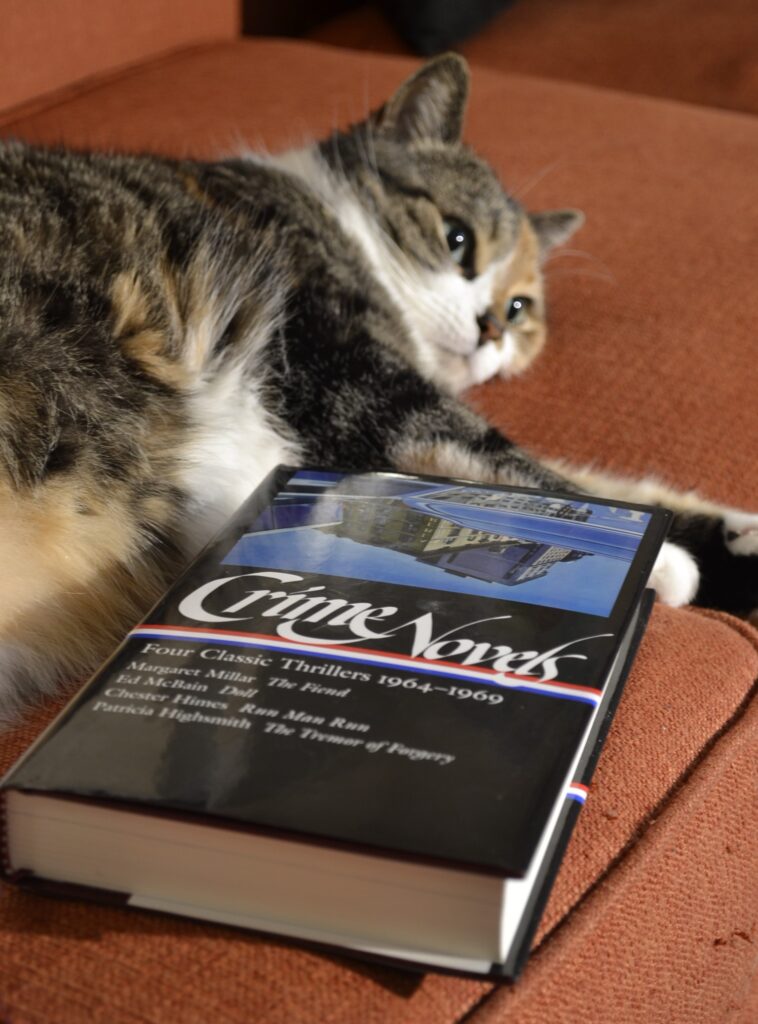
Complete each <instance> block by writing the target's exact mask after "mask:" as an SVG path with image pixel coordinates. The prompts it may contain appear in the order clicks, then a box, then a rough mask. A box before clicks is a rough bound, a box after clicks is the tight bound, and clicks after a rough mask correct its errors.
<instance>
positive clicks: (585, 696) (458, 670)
mask: <svg viewBox="0 0 758 1024" xmlns="http://www.w3.org/2000/svg"><path fill="white" fill-rule="evenodd" d="M129 636H130V637H134V638H143V639H152V640H182V641H192V642H194V643H202V644H208V643H211V644H222V645H224V646H228V647H253V648H256V649H259V650H270V651H275V652H277V653H280V654H291V655H298V654H299V655H318V656H319V657H326V658H329V659H332V660H335V661H346V662H353V663H355V664H362V665H366V666H376V667H378V668H386V669H390V670H392V669H395V670H400V671H411V672H414V673H419V672H420V673H427V674H430V675H434V676H442V677H445V678H447V679H450V680H455V681H456V682H459V683H474V684H480V685H484V686H494V687H497V688H498V689H508V690H520V691H523V692H526V693H535V694H542V695H543V696H545V697H559V698H562V699H563V700H575V701H580V702H582V703H585V704H590V705H592V706H593V707H596V706H597V704H598V703H599V702H600V699H601V697H602V691H601V690H598V689H595V688H593V687H591V686H579V685H577V684H575V683H563V682H560V681H559V680H557V679H551V680H549V681H547V682H546V681H544V680H538V679H536V678H534V677H532V676H520V675H518V674H517V673H512V672H505V673H504V672H496V671H495V670H494V669H490V668H484V667H481V666H478V667H474V666H470V665H458V664H456V663H455V662H451V661H431V660H427V659H425V658H415V657H412V656H410V655H405V654H396V653H394V652H390V651H374V650H370V649H368V648H363V647H361V648H358V647H346V646H343V645H340V644H319V643H313V642H311V641H305V640H290V639H282V638H281V637H275V636H269V635H266V634H263V633H245V632H237V631H231V630H226V629H196V628H194V627H192V626H163V625H158V624H152V623H145V624H144V625H142V626H139V627H138V628H137V629H135V630H133V631H132V632H131V633H130V634H129Z"/></svg>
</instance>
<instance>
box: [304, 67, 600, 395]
mask: <svg viewBox="0 0 758 1024" xmlns="http://www.w3.org/2000/svg"><path fill="white" fill-rule="evenodd" d="M468 80H469V76H468V70H467V67H466V64H465V62H464V61H463V60H462V58H460V57H458V56H456V55H454V54H447V55H445V56H442V57H439V58H437V59H436V60H433V61H430V62H429V63H427V64H426V65H424V66H423V67H422V68H421V69H420V70H419V71H418V72H417V73H416V74H415V75H413V76H412V77H411V78H410V79H409V80H408V81H406V82H405V83H404V84H403V85H402V86H401V87H400V88H399V89H398V91H397V92H396V93H395V94H394V96H392V97H391V99H389V100H388V101H387V102H386V103H385V104H384V106H383V107H381V109H379V110H378V111H376V112H375V113H374V114H372V115H371V116H370V117H369V118H368V119H367V120H366V121H364V122H362V123H361V124H358V125H355V126H354V127H353V128H352V129H350V131H348V132H345V133H337V134H335V135H334V136H332V137H331V138H330V139H328V140H327V141H325V142H324V143H322V144H321V147H320V152H321V156H322V158H324V159H325V160H326V161H327V163H328V164H329V166H330V168H331V170H332V172H333V173H335V174H337V175H339V176H340V177H341V178H342V179H343V180H345V181H346V182H347V183H348V186H349V188H347V189H346V190H345V192H344V194H343V196H342V199H341V201H340V204H338V206H339V209H338V213H339V219H340V222H341V224H342V226H343V227H344V228H346V229H347V230H348V232H349V233H350V234H352V235H353V237H354V238H356V239H357V240H358V241H359V242H360V244H361V246H362V248H363V249H364V252H365V253H366V255H368V256H369V259H370V261H371V263H372V265H373V267H374V269H375V272H376V274H377V276H378V277H379V279H380V281H381V282H382V284H383V285H384V286H385V287H386V289H387V290H388V291H389V292H390V294H391V296H392V298H393V299H394V300H395V302H396V304H397V306H398V307H399V308H400V309H401V311H402V313H403V315H404V317H405V320H406V323H407V324H408V326H409V329H410V332H411V334H412V335H413V337H414V339H415V340H416V342H417V348H418V350H419V351H421V353H422V357H423V358H422V361H424V360H425V361H426V366H425V367H424V368H425V369H427V370H429V369H430V367H431V372H432V374H433V376H435V377H436V378H437V379H438V380H440V382H441V383H446V384H448V386H450V387H451V388H452V389H453V390H459V389H460V388H461V387H465V386H466V385H467V384H470V383H476V382H478V381H480V380H485V379H487V378H488V377H491V376H493V375H494V374H495V373H498V372H500V373H502V374H504V375H511V374H514V373H519V372H521V371H522V370H523V369H525V368H526V366H528V365H529V363H530V362H531V361H532V360H533V359H534V357H535V356H536V355H537V353H538V352H539V351H540V349H541V348H542V346H543V344H544V340H545V299H544V287H543V279H542V273H541V264H542V262H543V261H544V258H545V256H546V254H547V252H548V251H549V249H550V248H552V246H554V245H558V244H560V243H561V242H563V241H565V240H566V239H567V238H568V237H569V236H570V235H571V234H572V233H573V232H574V231H575V230H576V229H577V228H578V227H579V226H580V224H581V223H582V219H583V218H582V215H581V214H580V213H578V212H577V211H574V210H558V211H552V212H544V213H538V214H527V213H526V212H525V211H524V210H523V209H522V207H521V206H520V205H519V204H518V203H517V202H516V201H515V200H514V199H513V198H512V197H510V196H508V195H507V194H506V193H505V191H504V190H503V188H502V186H501V184H500V182H499V181H498V178H497V176H496V174H495V172H494V171H493V170H492V168H491V167H490V166H489V165H488V164H487V163H485V161H483V160H481V159H480V158H479V157H478V156H476V154H475V153H473V152H472V150H471V149H469V148H468V147H467V146H465V145H463V144H462V142H461V132H462V127H463V118H464V113H465V108H466V100H467V95H468ZM424 350H425V353H426V354H424Z"/></svg>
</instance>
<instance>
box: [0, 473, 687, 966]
mask: <svg viewBox="0 0 758 1024" xmlns="http://www.w3.org/2000/svg"><path fill="white" fill-rule="evenodd" d="M668 520H669V514H668V513H666V512H665V511H662V510H659V509H651V508H645V507H642V506H636V505H635V506H633V505H619V504H613V503H611V502H606V501H603V500H601V499H595V498H584V497H577V496H576V495H573V496H572V495H568V494H565V495H561V494H552V493H551V494H548V493H540V492H537V491H530V490H526V489H518V488H506V487H494V486H483V485H479V484H473V483H468V482H465V481H451V480H440V479H433V478H418V477H409V476H403V475H400V474H394V473H368V474H344V473H334V472H321V471H315V470H305V469H301V470H293V469H287V468H280V469H279V470H277V471H276V472H275V473H274V474H272V476H271V477H269V478H268V480H267V481H266V482H265V483H264V484H263V485H262V486H261V487H260V488H259V489H258V490H257V491H256V492H255V494H254V495H253V496H252V497H251V499H250V500H249V501H248V502H247V503H246V504H245V505H244V506H243V507H242V508H241V509H240V511H239V512H238V514H237V515H236V516H235V518H234V519H233V520H232V522H231V523H230V525H229V526H228V527H227V528H226V529H224V531H223V532H222V533H221V535H220V536H219V537H217V538H216V540H215V541H214V542H213V543H212V544H211V545H210V546H209V547H208V548H206V550H205V551H204V553H203V554H202V555H201V556H200V558H199V559H198V560H197V561H196V562H195V563H194V564H193V565H192V566H191V567H190V569H189V570H188V571H187V572H185V573H184V575H183V576H182V577H181V579H180V580H179V581H178V583H177V584H176V585H175V586H174V587H173V588H172V589H171V591H170V592H169V593H168V595H167V596H166V597H165V598H164V599H163V600H162V601H161V602H160V603H159V604H158V606H157V607H156V608H154V609H153V611H152V612H151V614H150V615H149V617H148V618H147V620H146V621H145V622H143V623H142V624H141V625H139V626H138V627H137V628H136V629H134V630H133V631H132V632H131V633H130V635H129V636H128V637H127V638H126V640H125V641H124V643H123V644H122V645H121V647H120V648H119V649H118V650H117V651H116V652H115V654H114V655H113V657H112V658H111V659H110V660H109V661H108V662H107V664H106V665H105V666H104V667H103V668H102V669H101V670H100V671H99V672H98V673H97V674H96V675H95V677H94V678H93V679H92V680H91V682H90V683H89V684H88V685H87V686H86V687H85V688H84V689H83V690H82V692H81V693H80V694H79V695H78V696H77V697H75V699H74V700H73V701H72V702H71V703H70V704H69V706H68V707H67V708H66V709H65V710H64V712H63V713H62V714H61V715H60V716H59V717H58V719H57V720H56V721H55V722H54V723H53V725H52V726H51V727H50V728H49V729H48V730H47V732H46V733H45V734H43V736H42V737H41V738H40V739H39V740H38V741H37V743H36V744H35V745H34V746H33V747H32V748H31V750H30V751H29V752H28V753H27V754H26V755H25V756H24V757H23V758H22V759H21V761H20V762H19V763H18V764H17V765H16V766H15V767H14V768H13V769H12V770H11V771H10V773H9V774H8V775H7V776H6V777H5V779H4V780H3V781H2V784H1V785H0V825H1V826H2V830H3V835H2V836H0V851H2V857H1V859H2V870H3V874H4V877H5V878H6V879H7V880H10V881H12V882H15V883H17V884H19V885H26V886H31V887H36V888H40V889H47V890H49V891H52V892H64V893H70V894H73V895H80V896H89V897H93V898H96V899H110V900H120V901H123V902H124V903H127V904H129V905H133V906H137V907H143V908H150V909H153V910H161V911H169V912H172V913H176V914H185V915H190V916H192V917H196V918H202V919H208V920H213V921H219V922H224V923H228V924H233V925H239V926H241V927H247V928H252V929H256V930H262V931H266V932H271V933H275V934H279V935H282V936H289V937H293V938H297V939H301V940H307V941H311V942H315V943H320V944H325V945H330V946H337V947H340V948H342V949H346V950H352V951H354V952H356V953H360V954H362V955H368V956H376V957H381V958H389V959H392V960H395V961H398V962H405V963H408V964H411V965H415V966H419V965H420V966H422V967H436V968H440V969H447V970H454V971H461V972H473V973H478V974H490V975H493V976H500V977H514V976H515V975H516V974H517V973H518V971H519V970H520V968H521V966H522V965H523V962H524V959H525V957H526V955H527V952H528V948H529V943H530V940H531V938H532V935H533V933H534V929H535V927H536V924H537V922H538V920H539V915H540V913H541V910H542V907H543V905H544V902H545V900H546V898H547V895H548V892H549V889H550V885H551V882H552V879H553V876H554V874H555V871H556V870H557V867H558V864H559V862H560V859H561V856H562V853H563V850H564V849H565V846H566V843H567V841H568V838H569V835H570V832H571V828H572V827H573V824H574V822H575V820H576V817H577V814H578V812H579V810H580V808H581V805H582V804H583V802H584V800H585V797H586V794H587V787H588V785H589V782H590V776H591V773H592V769H593V767H594V763H595V760H596V758H597V754H598V752H599V749H600V745H601V743H602V740H603V738H604V736H605V732H606V730H607V727H608V724H609V722H610V719H611V716H612V713H613V710H614V708H615V705H616V702H617V701H618V698H619V695H620V692H621V687H622V684H623V681H624V678H625V675H626V672H627V670H628V667H629V664H630V662H631V659H632V656H633V653H634V650H635V648H636V645H637V642H638V640H639V637H640V635H641V632H642V630H643V628H644V623H645V620H646V618H647V614H648V612H649V607H650V602H651V598H650V591H646V589H645V586H646V582H647V579H648V577H649V575H650V571H651V568H652V565H653V562H654V560H655V557H656V555H657V553H658V550H659V548H660V544H661V542H662V540H663V537H664V535H665V532H666V529H667V525H668Z"/></svg>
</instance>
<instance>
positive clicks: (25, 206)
mask: <svg viewBox="0 0 758 1024" xmlns="http://www.w3.org/2000/svg"><path fill="white" fill-rule="evenodd" d="M466 82H467V79H466V73H465V68H464V67H463V65H462V63H461V62H460V61H458V60H457V59H455V58H442V59H440V60H438V61H437V62H435V63H434V64H433V65H429V66H428V67H427V68H426V69H423V70H422V72H420V73H419V74H418V75H417V76H415V77H414V78H413V79H411V80H410V81H409V82H408V83H406V85H405V86H403V87H402V88H401V90H400V91H399V92H398V93H397V94H396V96H395V97H394V98H393V99H392V100H391V101H390V102H389V103H388V104H386V105H385V107H384V108H383V109H382V111H380V112H379V113H378V114H377V115H375V116H374V118H372V119H371V120H370V121H369V122H367V123H366V124H364V125H361V126H358V127H357V128H355V129H353V130H352V131H351V132H348V133H346V134H343V135H336V136H334V137H332V138H331V139H330V140H328V141H327V142H325V143H322V144H321V145H320V146H314V147H312V148H310V149H304V150H300V151H293V152H290V153H287V154H284V155H282V156H280V157H260V156H252V155H250V156H245V157H241V158H238V159H234V160H227V161H222V162H219V163H210V164H209V163H199V162H193V161H169V160H162V159H158V158H153V157H126V156H107V155H95V154H76V153H70V152H67V151H64V150H53V151H48V150H40V149H34V148H31V147H27V146H25V145H24V144H21V143H4V144H3V143H0V237H2V239H3V245H2V251H1V252H0V565H2V569H3V572H2V579H0V717H2V716H3V715H6V714H7V713H8V712H9V711H10V710H11V709H12V707H13V705H14V702H17V701H18V700H20V699H24V698H28V697H33V696H34V695H35V694H36V693H38V692H40V691H41V690H44V689H46V688H49V687H51V686H52V685H54V684H55V682H56V680H58V679H59V678H60V677H61V676H65V675H72V674H76V673H81V672H83V671H84V670H85V669H87V668H89V667H91V665H92V664H93V662H94V661H96V660H97V659H98V658H99V657H101V656H102V654H103V653H105V652H106V651H107V649H108V647H109V645H111V644H112V643H113V642H114V640H115V639H117V638H118V636H119V635H120V634H121V633H123V631H124V630H125V629H126V628H127V627H128V626H129V625H130V623H131V622H133V621H134V620H135V619H136V618H137V617H138V615H139V613H140V612H141V611H142V610H144V609H145V607H146V606H148V605H149V604H150V602H151V601H152V600H153V599H154V598H155V596H156V595H157V594H158V593H159V592H160V590H161V589H162V588H163V587H164V586H165V585H166V584H167V583H168V582H169V580H170V579H171V577H172V575H173V574H174V573H175V572H176V570H177V569H178V568H179V566H180V565H181V564H182V563H183V562H184V561H185V560H186V558H187V557H188V556H189V555H191V554H192V553H193V552H194V551H195V550H196V549H197V548H198V547H199V546H200V545H201V544H202V543H203V542H204V541H205V540H206V539H207V538H208V536H209V535H210V534H211V533H212V532H213V530H214V529H215V528H216V527H217V526H218V525H220V523H221V522H222V521H223V520H224V519H225V518H226V517H227V516H228V515H229V514H230V513H231V512H232V511H233V510H234V509H235V508H236V507H237V505H238V504H239V503H240V502H241V501H242V500H243V499H244V498H245V497H246V496H247V495H248V494H249V492H250V491H251V490H252V489H253V487H254V486H255V485H256V484H257V483H258V482H259V480H260V479H262V477H263V476H264V475H265V474H266V473H267V472H268V471H269V470H270V469H271V468H272V467H273V466H274V465H276V464H277V463H279V462H287V463H290V464H298V463H310V464H314V465H323V466H330V465H333V466H339V467H342V468H346V469H349V468H355V469H361V468H365V469H369V468H371V469H374V468H394V469H398V470H407V471H410V472H431V473H437V474H443V475H454V476H458V477H467V478H474V479H481V480H490V481H498V480H499V481H503V482H512V483H517V484H523V485H527V486H528V485H533V486H539V487H559V488H563V489H565V488H566V487H567V486H569V487H571V486H573V485H572V483H571V481H570V479H568V480H567V478H566V475H565V473H563V472H561V471H558V470H556V469H550V468H548V467H546V466H544V465H540V464H539V463H538V462H536V461H535V460H533V459H531V458H530V457H529V456H528V455H526V454H525V453H524V452H522V451H521V450H519V449H518V448H516V447H515V446H514V445H513V444H512V443H511V442H510V441H508V440H507V439H506V438H504V437H503V436H502V435H501V434H499V433H498V432H497V431H495V430H494V429H492V428H491V427H489V426H488V424H486V423H485V422H483V421H482V420H481V419H479V418H478V417H477V416H476V415H474V413H473V412H471V411H470V410H468V409H467V408H466V406H465V405H463V404H462V403H460V402H459V401H458V400H457V399H456V398H455V397H454V395H455V393H457V392H458V391H460V390H461V389H462V388H463V387H465V386H466V385H468V384H470V383H473V382H477V381H480V380H484V379H486V378H487V377H489V376H491V375H492V374H493V373H495V372H506V373H515V372H518V371H519V370H521V369H523V368H524V367H525V366H526V365H528V363H529V362H530V361H531V359H532V358H533V357H534V356H535V355H536V354H537V352H538V351H539V349H540V348H541V346H542V343H543V341H544V309H543V297H542V289H541V277H540V271H539V257H540V253H541V252H543V253H544V251H546V249H547V248H549V246H550V245H552V244H555V243H557V242H560V241H561V240H563V238H565V237H567V236H568V234H569V233H570V232H571V231H572V230H573V228H574V227H575V226H576V223H577V220H578V218H577V217H576V216H575V215H572V214H570V213H565V212H564V213H559V214H552V215H536V216H532V217H529V216H527V215H526V214H525V213H524V212H523V211H522V210H521V208H520V207H519V206H518V204H516V203H515V202H514V201H513V200H511V199H509V198H508V197H507V196H505V195H504V194H503V192H502V189H501V187H500V185H499V184H498V182H497V179H496V178H495V176H494V174H493V172H492V171H491V170H490V169H489V168H488V167H487V166H486V165H485V164H483V163H482V162H481V161H479V160H478V159H477V158H476V157H475V156H474V155H473V154H471V153H470V151H468V150H467V149H465V148H464V147H462V146H461V145H460V143H459V135H460V127H461V121H462V116H463V109H464V103H465V96H466ZM506 321H507V323H506ZM504 328H507V329H505V330H504ZM501 334H502V335H503V336H502V337H500V335H501ZM569 477H570V474H569ZM583 484H586V481H583V480H582V479H580V478H578V477H577V479H576V486H578V487H581V486H583ZM593 484H594V489H595V490H598V489H599V490H601V491H602V490H603V489H605V490H608V489H609V488H611V485H610V484H609V485H608V488H603V486H602V481H600V482H599V484H598V481H593ZM611 490H612V488H611ZM633 490H634V489H633V488H631V490H630V486H629V485H628V484H623V485H618V490H617V491H616V493H620V491H623V493H624V496H626V497H633V496H634V495H633ZM658 498H659V499H660V496H658ZM664 498H665V503H668V504H672V505H674V506H675V507H680V508H681V511H682V515H681V516H680V517H679V518H678V520H677V522H676V525H675V530H674V535H675V539H677V540H681V541H682V542H683V543H685V544H688V543H689V544H690V547H694V548H695V549H696V551H695V553H696V555H697V556H698V557H700V558H701V559H710V560H711V561H710V562H708V563H707V564H704V566H703V568H704V572H705V578H706V580H707V582H708V586H710V587H711V588H712V589H711V590H710V591H707V592H703V593H704V594H705V598H704V599H706V600H708V601H709V603H716V604H720V605H722V606H727V607H732V608H733V609H734V610H737V611H739V612H742V613H748V612H750V611H751V610H752V609H753V608H754V607H755V605H756V604H758V579H757V578H756V577H757V576H758V573H756V569H755V561H756V558H755V552H756V550H758V519H757V518H756V517H751V516H742V517H741V518H740V516H741V514H738V513H734V514H732V513H729V514H728V516H727V520H728V521H727V522H726V528H724V514H723V512H722V510H718V509H713V508H706V507H705V506H703V508H702V509H700V508H699V507H698V508H694V507H693V499H691V498H679V497H677V496H675V495H670V494H669V495H666V496H664ZM641 500H644V499H641ZM693 512H694V513H696V514H695V515H693ZM699 512H702V513H703V514H702V515H699V514H698V513H699ZM725 529H726V532H724V530H725ZM730 546H731V548H732V549H734V550H730ZM666 558H667V559H668V562H666V559H664V561H663V563H662V565H661V568H660V571H659V574H658V576H659V578H658V581H657V582H658V585H659V587H660V589H661V590H662V592H663V594H664V596H665V597H667V598H668V599H669V600H671V601H672V602H674V603H683V602H684V601H687V600H689V599H690V598H691V597H693V596H694V595H695V592H696V590H697V586H698V582H697V571H696V569H695V567H694V563H692V561H691V560H690V559H689V558H688V557H687V556H686V555H684V554H683V553H681V552H678V551H677V549H675V548H672V547H669V548H668V550H667V554H666ZM672 560H673V561H672ZM674 563H675V564H674ZM711 564H712V565H713V566H716V565H718V573H717V574H716V575H717V576H718V579H717V578H716V575H714V572H711V570H710V568H709V566H710V565H711ZM731 578H734V581H735V582H734V586H733V587H732V585H731V583H729V580H730V579H731ZM701 596H702V595H701Z"/></svg>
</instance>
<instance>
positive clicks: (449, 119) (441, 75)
mask: <svg viewBox="0 0 758 1024" xmlns="http://www.w3.org/2000/svg"><path fill="white" fill-rule="evenodd" d="M468 83H469V72H468V65H467V64H466V61H465V60H464V59H463V57H459V56H458V54H457V53H445V54H443V55H442V56H441V57H436V58H435V59H434V60H430V61H429V62H428V63H427V64H424V66H423V67H422V68H421V69H420V70H419V71H417V72H416V74H415V75H413V76H412V77H411V78H409V79H408V81H407V82H404V83H403V85H401V86H400V88H399V89H398V90H397V92H396V93H395V95H394V96H392V97H391V98H390V99H389V100H387V102H386V103H385V104H384V106H383V107H382V108H381V109H380V110H378V111H377V113H376V114H375V115H374V120H375V122H376V125H377V127H378V129H379V130H380V131H382V132H387V133H390V134H392V135H394V136H395V137H396V138H399V139H400V140H401V141H403V142H421V141H430V142H445V143H455V142H459V141H460V138H461V134H462V131H463V117H464V115H465V113H466V100H467V98H468Z"/></svg>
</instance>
